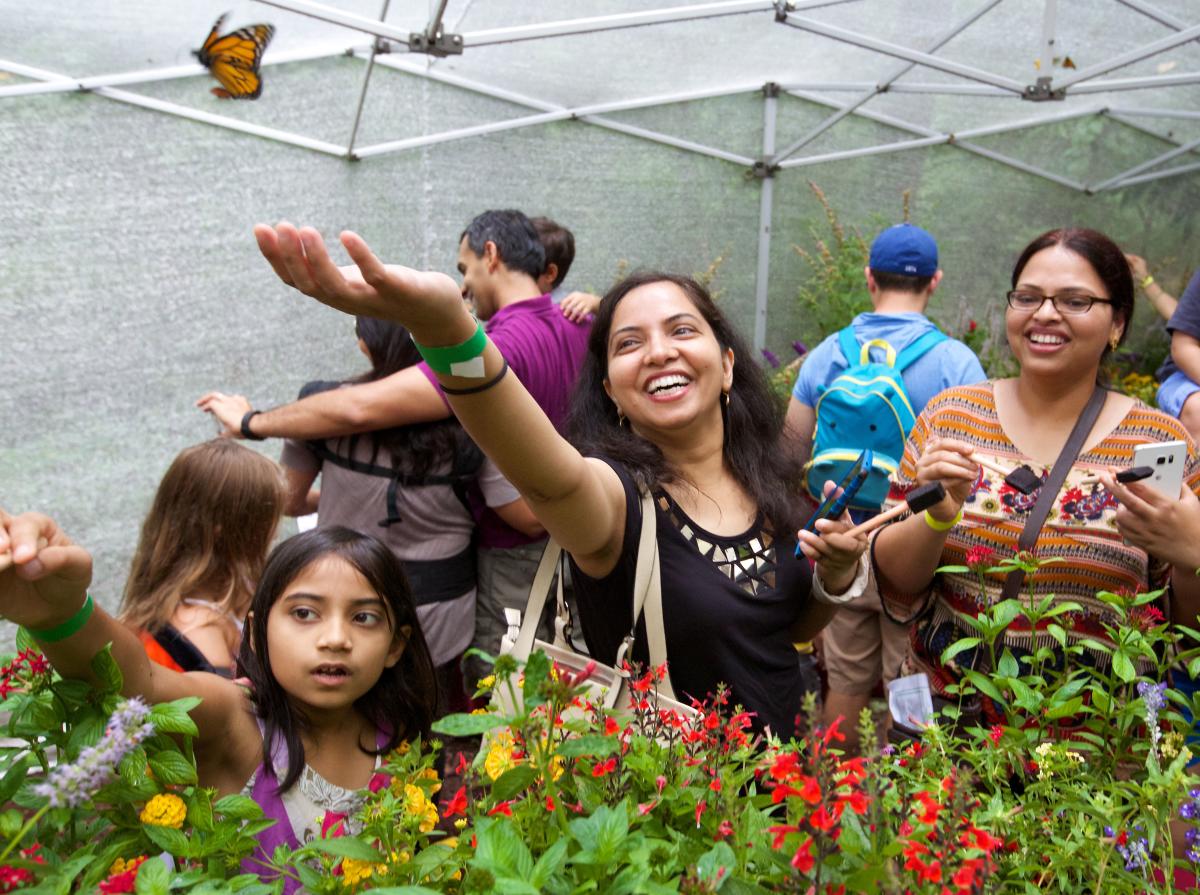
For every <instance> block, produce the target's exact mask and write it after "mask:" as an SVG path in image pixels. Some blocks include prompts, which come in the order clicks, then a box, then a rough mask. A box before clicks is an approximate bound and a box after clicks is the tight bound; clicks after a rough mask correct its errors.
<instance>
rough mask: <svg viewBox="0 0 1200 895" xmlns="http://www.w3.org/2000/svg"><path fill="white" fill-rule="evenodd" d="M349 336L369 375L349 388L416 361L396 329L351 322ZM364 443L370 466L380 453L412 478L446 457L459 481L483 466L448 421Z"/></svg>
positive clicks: (407, 339)
mask: <svg viewBox="0 0 1200 895" xmlns="http://www.w3.org/2000/svg"><path fill="white" fill-rule="evenodd" d="M354 332H355V334H356V335H357V336H358V337H359V338H360V339H362V341H363V344H364V345H366V346H367V353H368V354H369V355H370V359H371V369H370V371H369V372H367V373H364V374H363V375H362V376H359V377H357V378H355V379H353V380H350V381H351V382H374V381H375V380H377V379H383V378H385V377H387V376H391V375H392V374H393V373H398V372H400V371H401V370H405V369H407V368H409V367H411V366H413V365H415V364H417V363H420V361H421V355H420V353H419V352H418V351H417V346H416V344H415V343H414V342H413V340H412V336H411V335H410V334H409V332H408V330H407V329H405V328H404V327H403V326H401V325H400V324H399V323H392V322H390V321H387V320H377V319H376V318H374V317H356V318H355V324H354ZM368 437H370V438H371V439H372V443H373V450H372V456H371V462H374V460H375V456H376V454H377V452H378V451H379V450H381V449H382V450H385V451H387V452H388V453H389V455H390V456H391V459H392V468H393V469H395V470H396V471H397V472H398V473H401V474H405V475H411V476H414V477H417V478H419V477H421V476H426V475H429V473H431V472H432V471H433V470H434V469H435V468H436V467H439V466H443V465H444V464H445V462H446V458H447V457H453V458H456V462H455V464H454V468H455V471H456V473H457V474H462V475H470V474H473V473H474V472H475V471H476V470H478V469H479V466H480V464H482V463H483V454H482V452H481V451H480V450H479V448H478V447H477V446H476V444H475V442H473V441H472V440H471V439H470V438H469V437H468V436H467V433H466V432H464V431H463V428H462V426H461V425H459V423H458V420H456V419H455V418H454V417H450V418H449V419H445V420H436V421H434V422H431V423H413V424H411V425H407V426H397V427H395V428H393V429H382V430H380V431H377V432H371V433H369V436H368Z"/></svg>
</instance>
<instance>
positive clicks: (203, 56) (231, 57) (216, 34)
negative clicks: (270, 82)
mask: <svg viewBox="0 0 1200 895" xmlns="http://www.w3.org/2000/svg"><path fill="white" fill-rule="evenodd" d="M228 15H229V14H228V13H226V14H225V15H223V16H221V17H220V18H218V19H217V20H216V22H214V23H213V26H212V30H211V31H209V32H208V37H207V38H205V40H204V46H202V47H201V48H200V49H198V50H192V52H193V53H194V54H195V56H196V58H197V59H199V60H200V64H201V65H203V66H204V67H205V68H207V69H208V70H209V71H210V72H212V76H213V77H214V78H216V79H217V81H218V82H220V84H221V86H220V87H214V88H213V89H212V93H213V95H214V96H219V97H221V99H258V97H259V94H261V93H262V78H260V77H259V74H258V63H259V61H260V60H261V59H262V54H263V50H265V49H266V48H267V44H269V43H270V42H271V38H272V37H273V36H274V35H275V27H274V26H273V25H250V26H248V27H246V28H239V29H237V31H230V32H229V33H228V34H225V35H222V34H220V31H221V26H222V25H223V24H225V18H226V16H228Z"/></svg>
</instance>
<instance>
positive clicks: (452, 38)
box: [0, 0, 1200, 192]
mask: <svg viewBox="0 0 1200 895" xmlns="http://www.w3.org/2000/svg"><path fill="white" fill-rule="evenodd" d="M264 6H270V7H275V8H274V9H267V10H264V8H263V7H264ZM1186 6H1187V0H1158V2H1157V3H1156V4H1153V5H1152V4H1150V3H1147V2H1143V0H956V2H941V3H915V2H911V3H896V2H891V0H793V2H791V3H787V4H785V3H782V2H773V0H717V2H706V3H704V2H702V3H694V4H689V5H669V4H666V3H664V4H662V5H658V4H655V3H654V2H652V0H651V2H646V0H643V2H641V3H638V2H632V0H624V2H622V0H597V2H594V3H590V4H588V7H587V15H586V16H575V17H571V16H564V13H563V5H562V4H559V3H550V2H525V3H507V2H505V3H479V2H467V0H457V2H447V0H441V2H432V3H429V4H428V5H426V4H412V3H391V2H390V0H375V2H370V3H368V2H350V0H348V2H344V3H341V4H338V5H333V4H328V3H320V2H315V0H260V2H259V3H257V4H252V5H247V6H246V8H245V9H242V10H240V12H241V15H239V16H235V17H232V18H231V19H230V20H229V21H230V22H231V23H233V24H240V23H241V22H242V21H246V20H249V19H250V17H254V18H259V17H263V15H264V13H269V16H266V17H267V18H269V19H270V20H271V21H272V22H273V23H275V24H276V26H277V28H278V37H277V39H276V41H275V44H274V45H273V46H272V47H271V48H270V49H269V50H268V51H267V54H266V56H265V60H264V64H265V65H266V66H267V67H268V73H267V75H266V81H267V89H268V90H282V89H285V85H286V81H285V80H284V78H283V72H284V70H285V69H286V68H287V67H289V66H293V65H294V66H324V67H325V68H326V69H327V70H328V78H329V79H331V80H332V81H333V82H335V83H336V85H337V87H338V89H337V90H336V91H334V92H333V93H334V96H336V97H340V111H341V112H342V113H343V114H341V115H340V116H339V115H338V114H336V112H334V111H333V110H331V109H330V108H329V107H328V106H327V105H326V104H325V103H322V106H321V108H320V109H312V110H311V112H312V115H311V116H310V117H311V119H312V120H311V121H310V122H308V126H307V127H301V128H299V129H292V128H289V127H283V126H280V124H279V122H278V121H277V120H275V119H278V116H277V115H273V114H272V110H270V109H264V108H262V107H259V106H257V105H256V104H241V105H239V106H233V104H222V103H219V102H216V101H211V100H208V98H207V97H205V96H201V97H200V98H199V101H197V99H196V97H197V96H198V95H197V94H196V93H195V91H194V90H193V91H189V94H188V96H189V97H190V99H189V101H186V102H180V101H179V100H177V99H176V96H177V95H178V92H177V91H172V90H170V89H169V87H168V86H167V82H168V81H170V80H173V79H179V78H191V77H194V76H196V75H198V74H201V73H202V70H201V69H200V68H199V66H198V65H196V64H195V63H192V62H184V59H185V58H188V57H187V56H186V50H185V49H183V48H181V47H180V46H179V43H180V42H179V37H178V35H179V34H181V33H193V34H198V35H199V34H202V33H203V28H204V25H205V24H207V23H204V24H202V23H201V21H202V18H197V13H196V12H195V11H194V10H189V11H188V12H187V13H186V14H181V15H180V16H178V17H176V18H175V19H171V18H169V17H164V16H161V15H157V16H155V17H154V21H153V24H151V23H150V22H145V21H137V32H138V34H137V36H138V40H137V41H121V40H117V39H113V36H114V34H120V30H121V29H120V28H119V27H117V28H113V29H105V31H104V32H102V33H97V32H96V31H95V30H90V31H89V34H88V35H87V38H86V39H83V38H84V35H82V34H81V35H80V38H81V39H80V40H79V41H73V40H68V41H66V42H63V41H62V40H61V39H60V40H56V41H55V42H54V43H53V44H48V43H47V42H46V41H45V37H44V36H45V34H46V33H47V32H48V31H55V32H57V33H58V34H59V35H60V36H61V35H62V33H63V31H64V29H65V30H66V32H67V34H68V36H70V30H71V28H72V27H76V28H83V27H87V26H88V24H89V23H76V24H74V25H72V23H69V22H67V23H63V22H54V23H52V22H51V21H50V16H51V13H50V12H49V11H47V13H46V16H47V21H46V22H45V23H41V24H40V25H39V23H37V22H36V21H33V22H30V20H29V17H28V16H26V17H25V21H24V23H23V25H24V27H28V28H30V31H31V34H30V35H29V36H30V38H31V39H30V40H29V41H28V42H27V43H24V44H22V43H21V42H20V41H18V42H17V45H23V46H28V47H29V56H28V57H27V58H21V59H4V60H0V70H2V71H6V72H8V73H10V78H9V80H10V81H18V83H9V84H7V85H3V86H0V99H3V98H4V97H5V96H18V95H28V94H30V93H35V92H42V91H62V90H79V89H87V90H89V91H90V92H92V93H94V94H96V95H98V96H101V97H106V98H108V99H115V100H121V101H125V102H132V103H135V104H139V105H143V106H146V107H148V108H152V109H155V110H157V111H160V112H164V113H168V114H178V115H183V116H186V117H192V118H196V119H198V120H202V121H206V122H208V123H211V124H215V125H219V126H225V127H231V128H235V129H239V130H243V131H247V132H250V133H255V134H258V135H260V136H264V137H268V138H272V139H279V140H283V141H285V142H292V143H294V144H296V145H301V146H304V147H306V148H309V149H312V150H315V151H321V152H327V153H330V154H334V155H344V156H346V157H347V158H354V159H365V158H370V157H372V156H377V155H382V154H388V153H393V152H401V151H405V150H410V149H413V148H416V147H419V146H424V145H431V144H436V143H441V142H446V141H449V140H456V139H467V138H478V137H482V136H485V135H487V134H489V133H496V132H499V131H503V130H509V129H513V128H517V127H526V126H536V125H540V124H544V123H547V122H550V121H556V120H562V119H567V118H570V119H576V120H580V121H584V122H588V123H590V124H594V125H599V126H602V127H607V128H610V129H614V130H620V131H622V132H624V133H627V134H631V135H633V136H635V137H641V138H648V139H657V140H659V141H661V142H666V143H668V144H669V145H674V146H677V147H678V148H681V149H684V150H688V151H694V152H700V153H702V154H706V155H710V156H713V157H717V158H723V159H725V160H727V161H729V162H731V163H733V164H737V165H742V166H745V167H746V168H747V169H749V170H753V171H756V172H757V173H758V174H759V175H763V174H768V175H769V174H772V173H777V172H779V171H786V170H788V169H790V168H802V167H808V166H811V165H814V164H823V163H827V162H835V161H838V160H841V159H848V158H856V157H862V156H865V155H871V154H882V153H890V152H899V151H911V150H915V149H920V148H922V147H925V146H931V145H943V144H950V145H954V146H956V147H959V148H961V149H963V150H964V151H967V152H974V153H977V154H980V155H986V156H987V157H989V158H993V159H995V160H997V161H1000V162H1003V163H1005V164H1011V165H1014V166H1016V167H1019V168H1021V169H1022V170H1025V171H1028V172H1029V173H1033V174H1036V175H1038V176H1045V177H1048V178H1050V179H1052V180H1054V181H1055V182H1057V183H1060V184H1061V185H1065V186H1069V187H1071V188H1074V189H1078V190H1081V191H1084V192H1092V191H1097V190H1108V189H1117V188H1120V187H1122V186H1125V185H1128V184H1131V183H1139V182H1144V181H1145V180H1147V179H1151V178H1160V177H1164V176H1175V175H1177V174H1180V173H1187V172H1190V171H1193V170H1196V169H1197V168H1198V167H1200V151H1198V150H1200V111H1197V110H1198V109H1200V103H1198V102H1197V99H1198V98H1200V21H1197V20H1196V19H1195V9H1194V8H1193V9H1192V10H1191V11H1190V14H1189V12H1188V10H1186V9H1185V7H1186ZM578 9H579V8H578V7H575V10H574V11H576V12H577V11H578ZM568 11H572V10H571V9H570V8H569V7H568ZM129 13H130V14H132V15H136V14H137V10H132V11H129ZM113 15H114V18H117V17H119V16H120V15H121V13H119V12H114V13H113ZM1189 15H1190V17H1189ZM185 19H186V20H185ZM114 24H116V25H118V26H119V25H120V24H121V23H120V22H119V21H117V22H114ZM52 26H53V27H52ZM35 30H36V33H37V34H38V35H40V39H33V32H34V31H35ZM439 37H440V39H441V40H442V41H443V44H442V45H443V46H449V47H451V48H452V49H453V50H455V51H457V52H453V53H452V54H451V55H446V56H441V55H429V54H425V53H420V52H413V51H411V50H410V49H409V47H410V45H412V46H415V47H418V48H420V47H421V46H424V45H427V44H429V43H434V44H436V43H437V41H438V39H439ZM422 40H424V41H425V43H422ZM106 41H107V42H106ZM197 42H198V41H197ZM161 47H167V48H169V49H167V50H165V51H164V50H162V49H160V48H161ZM68 48H69V51H68ZM164 53H165V54H167V55H169V56H170V57H171V58H170V59H169V60H167V59H165V58H162V54H164ZM347 54H351V55H352V56H353V60H347V59H346V58H345V57H346V56H347ZM143 58H146V59H148V60H149V61H152V62H156V63H160V64H157V65H152V66H150V67H146V66H145V65H138V63H140V62H142V61H143ZM167 61H170V62H171V63H173V64H170V65H165V64H161V63H165V62H167ZM372 61H373V63H374V64H371V63H372ZM347 62H349V63H351V64H346V63H347ZM180 63H184V64H180ZM14 76H15V77H14ZM384 77H391V78H396V77H402V78H413V77H420V78H427V79H432V80H434V81H437V82H440V83H442V84H446V85H450V86H451V87H452V88H454V89H456V90H469V91H472V92H474V93H477V94H483V95H487V96H492V97H494V98H495V99H496V100H497V103H496V105H495V115H494V116H492V117H490V118H489V119H488V120H474V121H456V122H453V124H452V126H439V125H440V124H442V122H440V121H439V120H437V117H436V116H435V117H434V118H433V119H432V120H430V121H429V123H428V126H427V127H424V128H422V129H421V130H420V132H416V133H414V132H411V131H410V132H405V128H404V126H403V125H402V124H401V126H400V127H397V126H396V125H397V121H396V119H397V117H398V116H396V115H395V109H394V108H388V109H386V110H385V109H372V108H371V107H370V104H369V103H367V102H364V99H365V98H369V95H370V84H371V82H372V80H373V79H376V78H384ZM768 84H778V85H780V88H781V90H782V92H783V95H784V96H785V97H787V99H788V101H787V102H785V103H780V104H779V105H778V108H777V110H776V113H775V117H776V128H777V130H778V134H779V138H778V139H777V141H776V145H775V146H774V148H773V150H772V151H768V150H767V148H766V147H764V144H763V142H762V140H763V136H764V134H763V128H764V115H763V114H762V113H761V112H760V113H759V114H756V115H745V116H743V117H745V119H746V120H745V126H744V127H743V128H741V131H740V133H733V132H732V131H733V130H734V129H732V128H726V129H722V130H723V132H722V133H720V134H713V133H711V130H712V129H711V128H709V129H708V130H709V131H710V132H709V133H707V134H705V133H700V134H695V133H688V130H689V128H688V118H689V116H688V115H687V114H683V115H680V114H678V113H677V112H673V111H672V109H673V107H678V106H683V107H684V109H685V112H686V111H687V110H690V109H692V108H693V107H694V106H695V104H696V103H700V102H716V101H719V98H721V97H728V96H739V95H740V96H753V95H755V94H758V95H761V94H762V92H763V89H764V85H768ZM437 97H438V101H439V102H440V103H442V106H443V107H444V106H445V105H447V104H449V102H450V100H448V99H447V97H446V96H445V94H443V93H438V94H437ZM295 99H296V100H302V99H303V98H302V97H296V98H295ZM793 100H794V101H793ZM360 104H361V105H362V111H361V113H359V108H360ZM372 115H376V116H381V118H380V120H376V121H372V120H371V119H372ZM1099 116H1103V117H1105V118H1106V119H1107V120H1108V121H1109V122H1118V123H1119V124H1120V126H1121V128H1123V129H1125V130H1127V131H1128V132H1129V133H1126V134H1124V135H1123V136H1122V137H1121V138H1114V144H1115V145H1117V146H1119V147H1120V152H1119V153H1117V154H1116V158H1115V159H1114V164H1112V165H1109V166H1107V167H1106V168H1105V169H1104V170H1102V171H1096V170H1094V169H1093V167H1092V166H1089V168H1088V170H1086V171H1075V172H1072V171H1071V170H1070V169H1069V166H1068V167H1067V168H1066V169H1064V168H1063V166H1062V165H1061V164H1056V163H1055V159H1054V145H1055V138H1054V134H1055V128H1056V127H1057V126H1058V125H1059V123H1060V122H1063V121H1072V120H1076V119H1080V120H1084V119H1091V118H1096V117H1099ZM451 117H452V116H451ZM294 120H295V118H294V116H288V121H289V124H290V123H292V122H294ZM1033 128H1040V129H1043V130H1044V131H1045V133H1046V143H1045V151H1043V152H1038V153H1036V156H1035V157H1032V158H1030V157H1020V156H1013V155H1009V154H1007V153H1006V152H1005V149H1004V141H1003V139H1002V135H1004V134H1006V133H1011V132H1013V131H1019V130H1029V129H1033ZM1116 132H1117V131H1116V130H1110V131H1108V134H1109V135H1110V136H1111V135H1113V134H1115V133H1116ZM997 136H1000V137H1001V139H999V140H996V139H995V138H996V137H997ZM989 141H992V142H995V143H997V144H999V145H992V142H989ZM1039 145H1040V144H1039ZM1133 146H1136V149H1133V150H1131V149H1130V147H1133ZM1130 151H1132V152H1133V153H1134V155H1133V156H1130V155H1129V152H1130Z"/></svg>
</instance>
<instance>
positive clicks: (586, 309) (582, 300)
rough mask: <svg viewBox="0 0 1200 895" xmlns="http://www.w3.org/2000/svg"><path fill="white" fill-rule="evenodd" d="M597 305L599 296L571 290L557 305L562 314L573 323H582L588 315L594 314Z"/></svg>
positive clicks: (598, 305) (598, 304)
mask: <svg viewBox="0 0 1200 895" xmlns="http://www.w3.org/2000/svg"><path fill="white" fill-rule="evenodd" d="M599 307H600V296H598V295H592V294H591V293H590V292H572V293H570V294H569V295H568V296H567V297H566V298H564V299H563V300H562V302H560V303H559V306H558V308H559V310H560V311H562V314H563V316H564V317H566V318H567V319H568V320H571V321H574V322H575V323H583V321H584V320H586V319H587V318H588V316H589V315H591V314H595V313H596V311H597V309H598V308H599Z"/></svg>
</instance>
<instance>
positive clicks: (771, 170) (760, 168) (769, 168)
mask: <svg viewBox="0 0 1200 895" xmlns="http://www.w3.org/2000/svg"><path fill="white" fill-rule="evenodd" d="M779 170H780V168H779V165H777V164H775V162H773V161H772V160H771V159H765V158H764V159H759V160H758V161H756V162H755V163H754V164H753V165H752V166H751V167H750V170H749V171H747V172H746V174H747V177H748V178H749V177H753V178H754V179H756V180H768V179H769V178H772V177H774V176H775V174H776V172H778V171H779Z"/></svg>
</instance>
